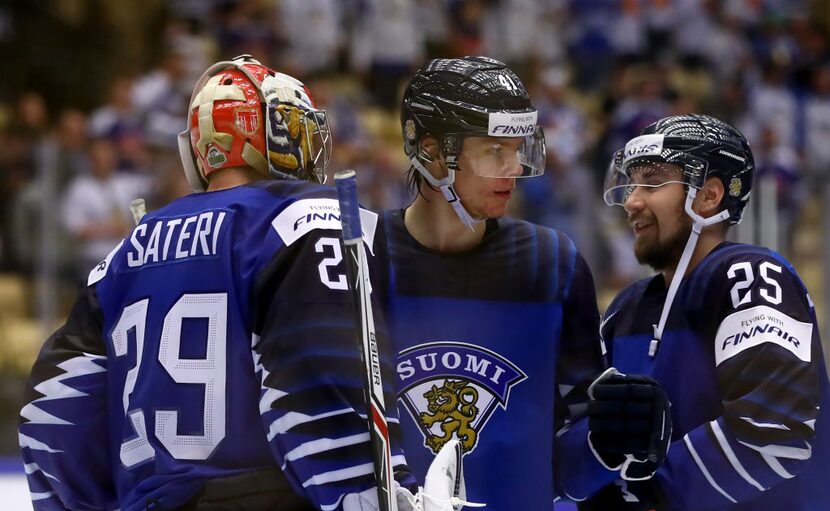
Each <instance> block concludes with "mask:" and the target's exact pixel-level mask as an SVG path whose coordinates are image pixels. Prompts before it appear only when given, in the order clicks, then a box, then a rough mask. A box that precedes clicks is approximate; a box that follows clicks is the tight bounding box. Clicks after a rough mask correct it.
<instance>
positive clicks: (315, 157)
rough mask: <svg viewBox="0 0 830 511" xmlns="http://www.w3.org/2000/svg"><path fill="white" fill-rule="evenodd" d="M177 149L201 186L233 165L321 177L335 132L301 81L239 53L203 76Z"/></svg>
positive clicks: (284, 175) (265, 174) (280, 175)
mask: <svg viewBox="0 0 830 511" xmlns="http://www.w3.org/2000/svg"><path fill="white" fill-rule="evenodd" d="M179 154H180V156H181V159H182V164H183V165H184V169H185V175H186V176H187V180H188V183H189V184H190V187H191V188H192V189H193V191H196V192H201V191H205V189H206V188H207V184H208V181H207V176H208V175H209V174H210V173H212V172H216V171H218V170H222V169H225V168H230V167H251V168H253V169H254V170H256V171H257V172H259V173H260V174H261V175H262V178H263V179H267V178H269V177H270V178H277V179H302V180H306V181H312V182H317V183H322V182H324V181H325V169H326V165H327V164H328V161H329V157H330V155H331V133H330V131H329V126H328V121H327V118H326V114H325V112H324V111H322V110H318V109H317V108H315V106H314V103H313V101H312V99H311V96H310V95H309V92H308V89H307V88H306V87H305V86H304V85H303V84H302V82H300V81H299V80H297V79H295V78H292V77H291V76H288V75H286V74H283V73H277V72H275V71H273V70H271V69H269V68H267V67H265V66H263V65H262V64H260V63H259V62H258V61H256V60H254V59H253V58H251V56H249V55H242V56H239V57H236V58H235V59H233V60H232V61H223V62H218V63H216V64H214V65H212V66H211V67H210V68H208V70H207V71H205V72H204V74H203V75H202V76H201V78H199V81H198V82H197V83H196V86H195V87H194V88H193V95H192V97H191V99H190V108H189V117H188V129H187V130H186V131H184V132H182V133H180V134H179Z"/></svg>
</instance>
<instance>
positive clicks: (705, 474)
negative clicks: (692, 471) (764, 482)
mask: <svg viewBox="0 0 830 511" xmlns="http://www.w3.org/2000/svg"><path fill="white" fill-rule="evenodd" d="M683 441H684V442H685V443H686V447H687V448H688V449H689V454H691V455H692V459H693V460H695V463H696V464H697V468H699V469H700V471H701V472H702V473H703V477H705V478H706V480H707V481H709V484H710V485H712V488H714V489H715V490H717V491H718V493H720V494H721V495H723V496H724V497H726V498H727V499H729V502H732V503H733V504H737V503H738V501H737V500H735V499H733V498H732V496H731V495H729V494H728V493H726V492H725V491H724V490H723V488H721V487H720V486H718V483H716V482H715V480H714V479H712V475H711V474H710V473H709V471H708V470H707V469H706V465H704V464H703V460H701V459H700V456H698V454H697V451H695V448H694V447H693V446H692V441H691V440H689V435H684V436H683Z"/></svg>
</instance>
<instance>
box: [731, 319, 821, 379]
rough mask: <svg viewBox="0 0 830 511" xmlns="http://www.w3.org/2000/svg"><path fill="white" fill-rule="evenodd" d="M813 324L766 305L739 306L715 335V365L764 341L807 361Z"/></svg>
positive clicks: (808, 359) (809, 354)
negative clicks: (739, 308)
mask: <svg viewBox="0 0 830 511" xmlns="http://www.w3.org/2000/svg"><path fill="white" fill-rule="evenodd" d="M812 336H813V325H812V324H810V323H804V322H803V321H798V320H796V319H794V318H791V317H790V316H788V315H787V314H785V313H784V312H782V311H780V310H777V309H773V308H772V307H769V306H766V305H758V306H756V307H751V308H748V309H741V310H739V311H737V312H734V313H732V314H730V315H729V316H727V317H726V318H725V319H724V320H723V321H722V322H721V324H720V327H719V328H718V333H717V334H716V335H715V364H716V365H720V364H721V362H723V361H725V360H727V359H730V358H732V357H734V356H735V355H737V354H738V353H740V352H742V351H744V350H746V349H749V348H752V347H755V346H758V345H759V344H763V343H773V344H777V345H778V346H781V347H782V348H784V349H786V350H787V351H789V352H790V353H792V354H793V355H795V356H796V357H798V358H799V359H801V360H802V361H804V362H810V356H811V352H810V349H811V341H812Z"/></svg>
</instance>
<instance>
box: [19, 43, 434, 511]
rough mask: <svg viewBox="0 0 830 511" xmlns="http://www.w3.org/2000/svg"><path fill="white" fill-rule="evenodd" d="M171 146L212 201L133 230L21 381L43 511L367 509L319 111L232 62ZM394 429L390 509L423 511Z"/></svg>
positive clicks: (278, 83) (366, 469) (346, 300)
mask: <svg viewBox="0 0 830 511" xmlns="http://www.w3.org/2000/svg"><path fill="white" fill-rule="evenodd" d="M180 149H181V153H182V161H183V164H184V167H185V172H186V174H187V177H188V180H189V182H190V183H191V186H192V187H193V188H194V191H200V192H206V193H194V194H191V195H189V196H187V197H184V198H181V199H179V200H177V201H175V202H173V203H171V204H169V205H168V206H166V207H163V208H161V209H159V210H157V211H154V212H152V213H149V214H147V215H146V216H145V217H144V218H143V219H142V220H141V221H140V224H139V225H137V226H136V227H135V228H134V229H133V230H132V233H131V234H130V235H129V237H128V238H126V239H124V240H123V241H122V242H121V243H120V244H118V246H117V247H115V249H114V250H112V252H111V253H110V254H109V255H108V256H107V257H106V259H105V260H103V261H101V263H100V264H99V265H98V266H96V267H95V268H94V269H93V270H92V271H91V272H90V274H89V279H88V285H87V287H86V288H85V289H83V291H82V292H81V295H80V298H79V299H78V301H77V302H76V304H75V306H74V309H73V310H72V312H71V314H70V316H69V318H68V320H67V322H66V324H65V325H64V326H63V327H62V328H60V329H59V330H58V331H57V332H55V333H54V334H53V335H52V336H51V337H50V338H49V339H48V340H47V342H46V344H45V345H44V347H43V349H42V351H41V353H40V355H39V357H38V359H37V362H36V363H35V366H34V368H33V370H32V374H31V380H30V383H29V388H28V397H27V404H26V405H25V406H24V408H23V409H22V411H21V424H20V434H19V438H20V446H21V449H22V454H23V458H24V461H25V464H26V473H27V474H28V481H29V487H30V489H31V496H32V500H33V502H34V506H35V509H38V510H50V509H109V510H111V509H121V510H122V511H132V510H138V509H188V510H197V509H245V510H253V511H255V510H259V509H280V510H305V509H324V510H340V509H343V510H347V511H348V510H360V511H363V510H372V509H376V502H377V493H376V488H375V486H374V485H375V483H374V475H373V469H372V457H371V450H370V447H369V434H368V427H367V422H366V418H365V416H361V414H360V412H359V411H360V410H365V405H364V403H363V395H362V390H361V388H362V387H361V366H360V362H359V358H358V351H357V349H356V347H355V343H354V332H353V325H354V319H353V316H352V314H353V313H352V306H351V303H350V296H349V293H348V291H347V283H346V277H345V271H346V270H345V266H344V265H343V264H342V263H341V261H342V252H341V248H340V240H339V236H340V232H339V229H340V223H339V220H338V213H339V210H338V208H337V200H336V198H335V194H334V192H333V189H330V188H329V187H324V186H320V185H319V184H314V183H320V182H322V181H323V176H324V174H323V172H324V169H325V166H326V163H327V160H328V157H329V150H330V137H329V131H328V125H327V122H326V117H325V114H324V112H322V111H318V110H316V109H315V108H314V106H313V103H312V101H311V98H310V97H309V94H308V90H306V88H305V87H304V86H303V84H302V83H300V82H299V81H297V80H295V79H294V78H292V77H289V76H287V75H284V74H282V73H275V72H274V71H272V70H271V69H268V68H267V67H264V66H262V65H261V64H260V63H259V62H257V61H256V60H254V59H252V58H250V57H249V56H242V57H238V58H237V59H234V60H233V61H230V62H220V63H217V64H215V65H213V66H212V67H210V68H209V69H208V70H207V71H206V72H205V74H204V75H203V76H202V78H201V79H200V80H199V82H198V83H197V85H196V87H195V88H194V94H193V97H192V99H191V103H190V116H189V119H188V130H187V131H186V132H184V133H182V135H181V136H180ZM375 222H376V216H372V215H371V214H367V217H366V219H365V223H366V225H365V228H364V231H365V232H366V233H367V234H366V243H367V244H368V246H369V247H372V246H374V245H376V242H374V240H373V232H374V225H375ZM381 287H382V286H380V285H379V286H378V288H381ZM378 333H379V334H381V337H382V338H381V341H382V342H383V343H384V344H382V345H383V346H386V344H385V343H386V336H385V330H384V328H383V324H382V322H380V321H379V322H378ZM388 358H389V357H386V359H388ZM386 359H384V358H381V360H382V361H385V360H386ZM389 369H390V367H389V366H388V363H387V364H386V365H385V370H386V371H387V372H389V381H388V384H389V385H388V387H389V389H390V394H389V397H387V400H388V402H393V399H392V397H393V396H394V394H393V393H391V388H392V386H393V381H392V374H391V371H389ZM392 410H393V411H394V407H393V408H392ZM394 415H395V416H396V415H397V414H394ZM389 427H390V429H391V437H392V439H393V443H394V445H393V449H392V454H393V457H392V460H393V463H394V464H395V468H396V476H397V479H398V482H399V483H400V485H401V487H399V488H398V497H399V501H400V509H402V510H411V509H421V504H420V503H419V502H417V501H416V499H415V498H414V497H413V496H412V495H411V494H410V493H409V491H408V490H409V489H412V490H415V479H414V478H413V476H412V474H411V473H410V472H409V470H408V468H407V466H406V464H405V459H404V457H403V455H402V452H401V449H400V447H399V446H398V445H397V441H398V438H399V434H400V432H399V426H398V424H397V419H396V417H390V418H389ZM427 509H429V508H427Z"/></svg>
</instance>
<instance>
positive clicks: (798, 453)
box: [739, 440, 813, 460]
mask: <svg viewBox="0 0 830 511" xmlns="http://www.w3.org/2000/svg"><path fill="white" fill-rule="evenodd" d="M739 442H740V443H742V444H743V445H745V446H747V447H749V448H750V449H752V450H753V451H758V452H760V453H761V454H765V455H767V456H774V457H776V458H788V459H791V460H809V459H810V458H811V457H812V455H813V448H812V446H810V444H807V447H806V448H803V449H802V448H800V447H789V446H787V445H765V446H763V447H759V446H757V445H752V444H748V443H746V442H741V441H740V440H739ZM805 444H806V442H805Z"/></svg>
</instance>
